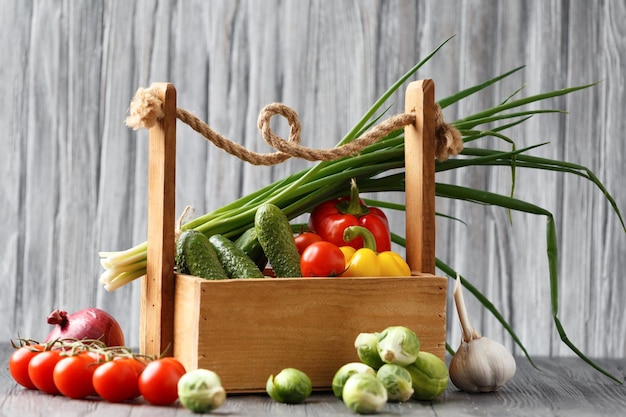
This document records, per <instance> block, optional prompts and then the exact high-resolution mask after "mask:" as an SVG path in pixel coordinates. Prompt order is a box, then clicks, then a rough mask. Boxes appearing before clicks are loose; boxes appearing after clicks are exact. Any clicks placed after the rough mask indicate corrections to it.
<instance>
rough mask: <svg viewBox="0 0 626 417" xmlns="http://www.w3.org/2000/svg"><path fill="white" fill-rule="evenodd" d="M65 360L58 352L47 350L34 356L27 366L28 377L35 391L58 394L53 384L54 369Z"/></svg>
mask: <svg viewBox="0 0 626 417" xmlns="http://www.w3.org/2000/svg"><path fill="white" fill-rule="evenodd" d="M63 358H65V356H61V351H60V350H47V351H45V352H41V353H38V354H37V355H35V356H34V357H33V358H32V359H31V360H30V363H29V364H28V376H29V377H30V379H31V381H33V384H35V387H37V389H39V390H41V391H43V392H46V393H48V394H60V391H59V389H58V388H57V386H56V385H55V384H54V375H53V373H54V367H55V366H56V364H57V363H58V362H59V361H60V360H61V359H63Z"/></svg>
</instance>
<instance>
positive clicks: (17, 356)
mask: <svg viewBox="0 0 626 417" xmlns="http://www.w3.org/2000/svg"><path fill="white" fill-rule="evenodd" d="M43 349H44V347H43V346H41V345H32V346H22V347H21V348H19V349H17V350H16V351H15V352H13V353H12V354H11V357H10V358H9V371H10V372H11V376H12V377H13V379H14V380H15V382H17V383H18V384H20V385H21V386H23V387H26V388H28V389H37V387H36V386H35V384H33V381H31V379H30V376H29V375H28V364H29V363H30V361H31V359H32V358H34V357H35V355H37V354H38V353H40V352H41V351H42V350H43Z"/></svg>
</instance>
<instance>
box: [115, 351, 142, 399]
mask: <svg viewBox="0 0 626 417" xmlns="http://www.w3.org/2000/svg"><path fill="white" fill-rule="evenodd" d="M113 360H115V361H128V363H129V364H131V365H132V367H133V368H134V369H135V372H136V373H137V390H136V391H135V393H134V394H133V396H132V398H137V397H139V396H140V395H141V392H139V375H141V373H142V372H143V370H144V369H146V363H145V362H144V361H142V360H140V359H137V358H129V357H123V356H120V357H117V358H115V359H113Z"/></svg>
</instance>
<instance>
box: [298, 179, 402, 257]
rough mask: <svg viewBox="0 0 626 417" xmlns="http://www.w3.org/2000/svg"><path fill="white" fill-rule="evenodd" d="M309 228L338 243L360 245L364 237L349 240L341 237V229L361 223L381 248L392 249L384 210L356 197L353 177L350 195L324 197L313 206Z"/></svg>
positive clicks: (359, 246)
mask: <svg viewBox="0 0 626 417" xmlns="http://www.w3.org/2000/svg"><path fill="white" fill-rule="evenodd" d="M308 226H309V229H310V230H312V231H314V232H315V233H317V234H318V235H320V236H321V237H322V239H324V240H325V241H328V242H331V243H334V244H335V245H337V246H352V247H353V248H355V249H360V248H362V247H363V239H362V238H360V237H359V238H356V239H354V240H353V241H351V242H346V241H344V239H343V232H344V230H345V229H346V228H347V227H349V226H363V227H365V228H366V229H367V230H369V231H370V232H372V234H373V235H374V239H375V240H376V247H377V248H378V250H379V251H380V252H384V251H389V250H391V233H390V232H389V221H388V220H387V216H386V215H385V213H384V212H383V211H382V210H380V209H379V208H377V207H368V206H367V205H365V203H363V200H361V199H360V198H359V189H358V187H357V185H356V181H355V180H354V179H353V180H352V182H351V185H350V196H349V197H341V198H338V199H335V200H329V201H326V202H324V203H322V204H320V205H318V206H317V207H315V209H313V211H312V212H311V216H310V217H309V225H308Z"/></svg>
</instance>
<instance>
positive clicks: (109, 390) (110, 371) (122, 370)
mask: <svg viewBox="0 0 626 417" xmlns="http://www.w3.org/2000/svg"><path fill="white" fill-rule="evenodd" d="M130 360H131V359H124V360H113V361H109V362H106V363H104V364H102V365H100V366H99V367H98V369H96V371H95V372H94V373H93V387H94V388H95V390H96V393H97V394H98V395H99V396H100V397H102V398H103V399H105V400H107V401H110V402H112V403H118V402H122V401H126V400H129V399H131V398H134V397H135V396H136V394H137V380H138V378H137V371H136V370H135V367H134V365H133V364H132V363H130ZM132 360H134V359H132Z"/></svg>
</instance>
